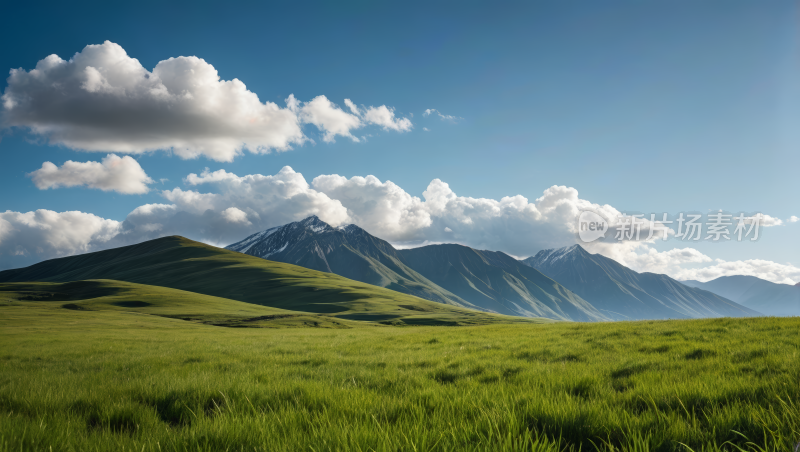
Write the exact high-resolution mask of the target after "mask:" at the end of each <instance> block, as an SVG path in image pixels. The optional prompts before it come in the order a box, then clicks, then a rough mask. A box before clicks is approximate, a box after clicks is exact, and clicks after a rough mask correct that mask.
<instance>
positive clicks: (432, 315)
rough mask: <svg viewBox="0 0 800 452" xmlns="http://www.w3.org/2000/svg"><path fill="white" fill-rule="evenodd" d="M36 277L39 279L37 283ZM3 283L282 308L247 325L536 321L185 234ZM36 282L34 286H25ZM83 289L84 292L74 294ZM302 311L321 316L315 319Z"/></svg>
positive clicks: (56, 291)
mask: <svg viewBox="0 0 800 452" xmlns="http://www.w3.org/2000/svg"><path fill="white" fill-rule="evenodd" d="M34 282H36V283H38V284H32V283H34ZM71 282H75V284H72V283H71ZM120 282H124V284H123V283H120ZM0 283H17V284H16V285H14V284H12V285H3V284H0V286H2V287H6V289H8V290H11V291H15V290H18V289H20V288H22V290H24V291H26V292H27V291H32V292H34V294H33V295H34V298H35V299H40V298H41V299H53V298H54V297H55V299H59V298H64V299H83V298H86V299H87V300H89V299H91V298H96V297H98V296H102V295H103V294H102V293H101V294H96V295H93V296H88V297H85V296H84V295H85V294H84V295H81V293H83V292H82V291H84V289H85V288H86V287H90V288H91V287H105V289H103V291H101V292H103V293H104V294H105V295H109V294H110V293H112V292H125V291H128V290H129V289H130V288H131V287H133V286H130V284H128V283H134V284H136V285H138V286H136V287H138V288H137V289H135V290H134V292H136V293H142V297H143V298H139V299H138V300H137V299H133V300H126V303H127V302H131V303H134V304H136V305H137V306H139V307H143V309H144V311H145V312H147V311H153V310H152V309H146V308H147V307H148V306H149V305H152V306H157V305H163V304H164V303H167V304H169V300H170V299H174V298H176V297H177V298H181V297H183V296H177V295H176V292H175V291H164V290H163V289H164V288H169V289H177V291H184V292H186V293H194V294H202V295H209V296H211V297H216V298H217V301H218V302H222V304H223V305H225V306H228V308H224V309H223V308H219V306H218V308H219V309H221V310H223V311H229V310H230V312H226V315H228V316H229V317H230V316H233V317H241V316H242V315H243V312H242V310H241V308H233V306H235V305H236V303H232V302H230V300H233V301H238V302H245V303H250V304H253V305H261V306H264V307H269V308H278V309H280V310H282V312H280V313H277V314H276V313H275V312H274V311H273V312H272V314H275V315H271V316H270V315H267V316H264V315H261V316H257V317H256V318H255V319H250V320H249V321H248V322H247V323H252V321H258V322H264V321H269V322H273V323H274V322H275V321H276V320H280V318H285V316H287V315H291V316H294V317H298V318H305V319H312V320H313V322H316V323H317V324H320V325H324V324H332V323H337V324H342V322H343V321H362V322H372V323H389V324H406V325H472V324H486V323H514V322H529V320H528V319H522V318H520V317H508V316H500V315H497V314H493V313H486V312H480V311H476V310H472V309H465V308H462V307H458V306H451V305H446V304H443V303H435V302H432V301H428V300H423V299H421V298H418V297H415V296H411V295H406V294H402V293H399V292H396V291H393V290H388V289H384V288H382V287H377V286H374V285H370V284H365V283H362V282H358V281H353V280H351V279H347V278H343V277H341V276H338V275H335V274H333V273H330V272H327V273H326V272H319V271H316V270H311V269H308V268H303V267H299V266H296V265H290V264H285V263H281V262H274V261H269V260H265V259H260V258H257V257H253V256H247V255H244V254H241V253H237V252H233V251H228V250H224V249H221V248H217V247H213V246H210V245H206V244H203V243H199V242H195V241H192V240H189V239H186V238H184V237H179V236H171V237H162V238H159V239H155V240H150V241H147V242H142V243H139V244H136V245H130V246H125V247H121V248H115V249H110V250H105V251H98V252H94V253H88V254H81V255H77V256H69V257H62V258H58V259H51V260H47V261H44V262H40V263H38V264H35V265H32V266H30V267H26V268H20V269H15V270H6V271H2V272H0ZM19 283H22V285H20V284H19ZM46 283H69V284H68V285H66V286H65V285H63V284H50V285H49V288H48V284H46ZM29 285H30V286H32V287H34V288H33V289H28V288H26V287H27V286H29ZM148 287H152V288H153V289H148ZM76 288H77V289H80V290H78V292H75V290H76ZM4 290H5V289H4ZM0 291H2V290H0ZM154 292H156V293H161V295H160V296H159V297H157V298H159V301H158V303H157V304H156V303H152V302H151V301H145V300H146V298H145V297H150V296H152V294H153V293H154ZM196 300H197V302H198V305H197V306H195V305H193V304H192V302H191V301H189V302H188V303H184V304H183V307H182V308H181V310H182V311H183V317H184V318H185V319H194V318H197V317H202V316H203V315H204V314H203V312H205V313H206V314H207V313H208V309H205V308H202V307H201V306H200V305H199V303H200V302H201V301H202V300H203V297H200V296H198V297H196ZM225 300H229V301H228V302H225ZM90 303H91V302H90ZM131 306H133V305H131ZM129 307H130V306H129ZM249 311H251V312H250V314H252V313H255V312H256V311H253V310H252V309H250V310H249ZM262 311H263V310H262ZM154 313H155V312H154ZM302 313H305V314H308V313H312V314H315V315H317V316H316V317H313V316H312V317H309V316H307V315H301V314H302ZM250 314H247V315H250ZM268 314H269V313H268ZM319 316H323V317H325V319H321V318H320V317H319ZM267 317H271V318H267Z"/></svg>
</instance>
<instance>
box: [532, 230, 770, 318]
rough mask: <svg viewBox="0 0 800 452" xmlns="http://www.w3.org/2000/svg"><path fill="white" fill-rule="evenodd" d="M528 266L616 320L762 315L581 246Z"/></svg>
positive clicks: (553, 251)
mask: <svg viewBox="0 0 800 452" xmlns="http://www.w3.org/2000/svg"><path fill="white" fill-rule="evenodd" d="M522 262H524V263H525V264H527V265H529V266H531V267H533V268H535V269H537V270H539V271H541V272H542V273H544V274H545V275H547V276H549V277H550V278H552V279H554V280H556V281H558V282H559V283H561V284H563V285H564V286H565V287H567V288H568V289H570V290H571V291H573V292H575V293H576V294H578V295H580V296H581V297H582V298H583V299H585V300H587V301H588V302H589V303H591V304H592V305H593V306H594V307H595V308H597V309H598V310H600V311H601V312H603V313H604V314H605V315H607V316H609V317H611V318H613V319H615V320H626V319H630V320H638V319H669V318H671V319H682V318H700V317H747V316H758V315H761V314H760V313H759V312H757V311H755V310H753V309H750V308H747V307H745V306H742V305H740V304H737V303H735V302H733V301H731V300H729V299H727V298H724V297H721V296H719V295H717V294H714V293H711V292H708V291H706V290H702V289H698V288H695V287H689V286H687V285H684V284H681V283H680V282H679V281H677V280H675V279H672V278H670V277H669V276H666V275H660V274H656V273H638V272H635V271H633V270H631V269H629V268H628V267H625V266H624V265H622V264H620V263H618V262H616V261H615V260H613V259H609V258H607V257H605V256H601V255H599V254H590V253H589V252H587V251H586V250H584V249H583V248H582V247H581V246H580V245H574V246H571V247H565V248H560V249H550V250H543V251H540V252H539V253H537V254H536V255H535V256H532V257H529V258H527V259H525V260H523V261H522Z"/></svg>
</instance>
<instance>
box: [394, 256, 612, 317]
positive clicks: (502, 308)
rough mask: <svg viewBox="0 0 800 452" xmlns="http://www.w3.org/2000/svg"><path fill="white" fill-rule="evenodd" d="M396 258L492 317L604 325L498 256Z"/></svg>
mask: <svg viewBox="0 0 800 452" xmlns="http://www.w3.org/2000/svg"><path fill="white" fill-rule="evenodd" d="M399 254H400V256H402V257H403V258H404V259H405V261H406V262H407V263H408V265H409V266H411V267H412V268H414V269H415V270H416V271H418V272H419V273H420V274H422V275H424V276H425V277H426V278H428V279H429V280H431V281H433V282H434V283H436V284H437V285H439V286H441V287H444V288H445V289H447V290H448V291H450V292H452V293H454V294H456V295H458V296H460V297H461V298H464V299H466V300H469V301H470V302H472V303H474V304H477V305H479V306H482V307H484V308H488V309H491V310H492V311H494V312H499V313H502V314H513V315H524V316H535V317H547V318H551V319H552V318H561V319H571V320H576V321H584V322H585V321H602V320H610V317H608V316H606V315H604V314H603V313H601V312H600V311H598V310H597V309H595V307H594V306H592V305H591V304H589V303H587V302H586V300H584V299H582V298H581V297H580V296H578V295H576V294H575V293H573V292H571V291H569V290H568V289H567V288H565V287H564V286H562V285H561V284H559V283H558V282H556V281H553V280H552V279H551V278H548V277H547V276H545V275H543V274H542V273H541V272H539V271H537V270H536V269H533V268H530V267H528V266H526V265H524V264H522V263H521V262H520V261H518V260H516V259H514V258H513V257H511V256H509V255H507V254H505V253H501V252H499V251H479V250H475V249H472V248H469V247H466V246H462V245H429V246H423V247H420V248H413V249H407V250H400V251H399Z"/></svg>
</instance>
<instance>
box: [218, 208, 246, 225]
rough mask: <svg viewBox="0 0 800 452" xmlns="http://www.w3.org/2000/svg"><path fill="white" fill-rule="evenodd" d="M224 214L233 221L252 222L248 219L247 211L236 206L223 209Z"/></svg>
mask: <svg viewBox="0 0 800 452" xmlns="http://www.w3.org/2000/svg"><path fill="white" fill-rule="evenodd" d="M222 216H223V217H225V219H226V220H228V221H229V222H231V223H246V224H250V222H249V221H248V220H247V213H245V212H244V211H243V210H240V209H237V208H236V207H228V208H227V209H225V210H223V211H222Z"/></svg>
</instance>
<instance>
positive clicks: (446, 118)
mask: <svg viewBox="0 0 800 452" xmlns="http://www.w3.org/2000/svg"><path fill="white" fill-rule="evenodd" d="M434 113H436V114H437V115H438V116H439V119H441V120H442V121H449V122H456V121H458V120H459V119H464V118H459V117H458V116H452V115H445V114H443V113H442V112H440V111H439V110H437V109H435V108H429V109H427V110H425V112H423V113H422V116H430V115H432V114H434Z"/></svg>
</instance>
